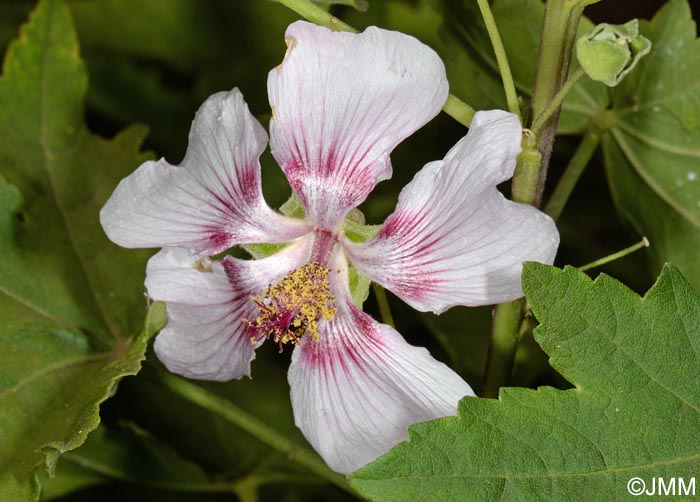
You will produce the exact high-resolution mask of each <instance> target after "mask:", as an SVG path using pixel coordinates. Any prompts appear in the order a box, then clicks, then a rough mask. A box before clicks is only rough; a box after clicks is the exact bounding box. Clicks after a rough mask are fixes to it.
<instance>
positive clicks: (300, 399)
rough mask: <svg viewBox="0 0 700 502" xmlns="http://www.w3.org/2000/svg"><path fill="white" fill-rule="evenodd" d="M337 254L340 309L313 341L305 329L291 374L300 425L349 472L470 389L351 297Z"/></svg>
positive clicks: (451, 410)
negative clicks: (369, 314)
mask: <svg viewBox="0 0 700 502" xmlns="http://www.w3.org/2000/svg"><path fill="white" fill-rule="evenodd" d="M340 254H341V253H337V255H340ZM337 255H336V260H334V261H335V264H336V265H335V266H333V267H331V275H330V277H331V278H332V279H333V280H332V281H331V289H332V291H333V293H334V294H335V296H336V299H337V304H336V305H337V308H338V312H337V314H336V316H335V318H334V319H333V320H331V321H329V322H323V324H322V326H321V330H320V332H319V338H318V340H317V341H313V340H312V339H311V338H310V337H308V336H305V337H302V342H301V344H300V345H299V346H298V347H296V348H295V349H294V353H293V354H292V364H291V366H290V368H289V375H288V378H289V384H290V387H291V399H292V407H293V409H294V419H295V422H296V424H297V427H299V429H301V431H302V432H303V433H304V436H305V437H306V439H307V440H308V441H309V443H311V445H313V447H314V448H315V449H316V451H318V452H319V454H320V455H321V456H322V457H323V459H324V460H325V461H326V463H327V464H328V465H329V466H330V467H331V468H332V469H334V470H335V471H338V472H341V473H343V474H348V473H350V472H352V471H355V470H357V469H359V468H360V467H362V466H363V465H366V464H368V463H369V462H371V461H373V460H375V459H376V458H377V457H379V456H380V455H382V454H384V453H386V452H387V451H388V450H389V449H391V448H392V447H393V446H394V445H396V444H397V443H399V442H400V441H403V440H405V439H406V437H407V431H408V426H409V425H411V424H414V423H417V422H423V421H426V420H432V419H435V418H440V417H445V416H451V415H456V413H457V404H458V402H459V400H460V399H461V398H462V397H464V396H474V393H473V391H472V390H471V388H470V387H469V385H468V384H467V383H466V382H465V381H464V380H462V379H461V378H460V377H459V376H458V375H457V374H456V373H455V372H454V371H452V370H451V369H450V368H448V367H447V366H446V365H444V364H443V363H440V362H438V361H436V360H435V359H433V357H432V356H431V355H430V354H429V353H428V351H427V350H426V349H425V348H419V347H414V346H412V345H409V344H408V343H406V341H405V340H404V339H403V338H402V337H401V335H400V334H399V333H398V332H396V330H394V329H393V328H391V327H389V326H387V325H384V324H380V323H378V322H376V321H375V320H374V319H372V318H371V317H370V316H368V315H367V314H365V313H364V312H362V311H361V310H359V309H358V308H357V307H356V306H355V305H354V304H353V302H352V300H351V299H350V295H349V292H348V289H347V288H348V286H347V282H345V281H343V280H342V279H341V278H342V277H344V276H345V274H346V270H345V266H344V265H343V264H342V263H341V264H340V265H338V263H340V262H339V259H338V256H337ZM341 259H342V260H343V261H344V258H342V257H341ZM338 270H340V273H337V272H338Z"/></svg>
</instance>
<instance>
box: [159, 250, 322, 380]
mask: <svg viewBox="0 0 700 502" xmlns="http://www.w3.org/2000/svg"><path fill="white" fill-rule="evenodd" d="M310 250H311V239H310V238H302V239H300V240H299V241H298V242H295V243H293V244H291V245H290V246H288V247H287V248H285V249H283V250H282V251H280V252H279V253H277V254H274V255H272V256H270V257H268V258H264V259H262V260H250V261H249V260H238V259H235V258H232V257H226V258H225V259H224V260H223V261H220V262H218V261H209V260H208V259H201V258H199V257H198V256H196V255H192V254H190V253H189V252H188V251H186V250H184V249H177V248H175V249H164V250H163V251H160V252H159V253H158V254H156V255H155V256H153V258H151V260H150V261H149V262H148V268H147V277H146V287H147V288H148V294H149V296H150V297H151V298H153V299H154V300H158V301H163V302H165V303H166V307H167V312H168V324H167V325H166V326H165V328H163V330H162V331H161V332H160V334H158V336H157V337H156V341H155V345H154V348H155V351H156V354H157V355H158V358H159V359H160V360H161V361H162V362H163V363H164V364H165V366H167V368H168V369H169V370H170V371H172V372H174V373H178V374H180V375H183V376H186V377H188V378H196V379H200V380H218V381H226V380H232V379H235V378H241V377H243V376H250V362H251V361H252V360H253V359H254V358H255V348H256V346H257V345H259V343H258V344H255V345H254V344H253V343H252V342H251V338H253V336H254V335H255V332H254V330H253V329H252V328H251V327H250V326H248V325H247V324H246V323H245V322H244V321H243V319H249V320H253V319H254V318H255V317H256V316H257V315H258V309H257V307H256V306H255V304H254V303H253V302H252V301H251V299H250V297H251V296H254V295H259V294H261V293H262V292H263V291H264V289H265V288H266V287H267V286H268V285H269V284H271V283H274V282H276V281H278V280H279V279H280V278H281V277H283V276H284V275H285V274H286V273H287V272H289V271H290V270H293V269H295V268H297V267H299V266H301V265H303V264H304V263H305V262H306V261H307V260H308V259H309V254H310Z"/></svg>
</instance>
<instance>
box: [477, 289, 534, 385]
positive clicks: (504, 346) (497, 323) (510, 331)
mask: <svg viewBox="0 0 700 502" xmlns="http://www.w3.org/2000/svg"><path fill="white" fill-rule="evenodd" d="M524 307H525V300H524V299H523V298H521V299H519V300H515V301H513V302H510V303H501V304H500V305H497V306H496V309H495V313H494V317H493V327H492V331H491V340H490V341H489V352H488V355H487V356H486V371H485V373H484V388H483V391H482V395H483V397H490V398H496V397H498V389H500V388H501V387H503V386H505V385H508V383H509V381H510V375H511V373H512V371H513V361H514V360H515V351H516V350H517V347H518V334H519V332H520V319H521V317H522V313H523V309H524Z"/></svg>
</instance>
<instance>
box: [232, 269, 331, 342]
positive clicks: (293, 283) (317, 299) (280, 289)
mask: <svg viewBox="0 0 700 502" xmlns="http://www.w3.org/2000/svg"><path fill="white" fill-rule="evenodd" d="M329 273H330V271H329V269H328V268H327V267H326V266H324V265H322V264H321V263H319V262H315V261H312V262H309V263H307V264H306V265H304V266H302V267H299V268H297V269H295V270H292V271H291V272H289V273H288V274H287V276H286V277H284V278H283V279H281V280H280V281H279V282H277V283H275V284H272V285H270V286H268V287H267V289H266V290H265V292H264V293H263V294H262V295H260V296H252V297H251V298H250V299H251V301H252V302H253V303H255V305H256V306H257V308H258V316H257V317H256V318H255V319H254V320H252V321H251V320H249V319H243V322H245V323H246V324H248V326H250V327H251V328H253V329H254V330H255V334H254V335H253V336H252V337H251V339H250V341H251V343H253V344H256V343H258V342H260V341H261V340H263V339H266V338H270V339H272V340H274V341H275V343H277V344H279V351H280V352H282V349H283V347H284V344H285V343H292V344H294V345H298V344H299V342H300V341H301V337H302V336H304V335H308V336H310V337H311V339H312V340H314V341H316V340H318V322H319V321H320V320H321V319H325V320H326V321H330V320H331V319H333V317H335V314H336V312H337V309H336V307H335V297H334V296H333V295H332V294H331V291H330V286H329V284H328V274H329Z"/></svg>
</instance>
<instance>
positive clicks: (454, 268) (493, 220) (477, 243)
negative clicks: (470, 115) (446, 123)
mask: <svg viewBox="0 0 700 502" xmlns="http://www.w3.org/2000/svg"><path fill="white" fill-rule="evenodd" d="M521 134H522V130H521V128H520V124H519V122H518V119H517V117H516V116H515V115H513V114H510V113H506V112H502V111H489V112H478V113H477V114H476V115H475V116H474V119H473V121H472V124H471V128H470V129H469V133H468V134H467V136H466V137H465V138H463V139H462V140H460V141H459V142H458V143H457V145H455V147H454V148H452V150H450V152H449V153H448V154H447V156H446V157H445V160H444V161H439V162H432V163H430V164H428V165H426V166H425V167H424V168H423V169H422V170H421V171H420V172H419V173H418V174H417V175H416V177H415V178H414V179H413V181H411V182H410V183H409V184H408V185H407V186H406V187H405V188H404V189H403V190H402V192H401V194H400V196H399V202H398V205H397V208H396V211H395V212H394V213H393V214H392V215H391V216H389V218H387V220H386V221H385V222H384V224H383V225H382V227H381V228H380V230H379V232H378V233H377V235H376V237H375V238H374V239H372V240H371V241H369V242H367V243H364V244H353V243H350V242H345V247H346V251H347V253H348V255H349V257H350V259H351V260H352V262H353V264H354V265H355V266H356V267H357V268H358V269H359V270H360V271H361V272H362V273H363V274H365V275H366V276H367V277H369V278H370V279H372V280H373V281H375V282H378V283H379V284H381V285H382V286H384V287H386V288H387V289H389V290H391V291H392V292H393V293H395V294H396V295H397V296H399V297H400V298H402V299H403V300H404V301H405V302H406V303H408V304H409V305H411V306H412V307H414V308H416V309H418V310H422V311H427V310H430V311H433V312H435V313H441V312H443V311H444V310H446V309H448V308H450V307H452V306H455V305H471V306H474V305H488V304H494V303H501V302H505V301H510V300H514V299H515V298H518V297H520V296H522V295H523V292H522V288H521V286H520V276H521V273H522V263H523V262H524V261H539V262H542V263H548V264H551V263H552V262H553V261H554V256H555V254H556V250H557V247H558V245H559V233H558V231H557V229H556V226H555V224H554V221H552V219H551V218H550V217H549V216H547V215H545V214H544V213H542V212H541V211H539V210H537V209H535V208H534V207H532V206H528V205H525V204H517V203H515V202H512V201H509V200H507V199H506V198H505V197H504V196H503V195H502V194H501V193H500V192H499V191H498V190H497V189H496V185H497V184H498V183H501V182H502V181H505V180H506V179H508V178H510V177H511V176H512V175H513V169H514V168H515V160H516V156H517V155H518V153H519V152H520V141H521Z"/></svg>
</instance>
